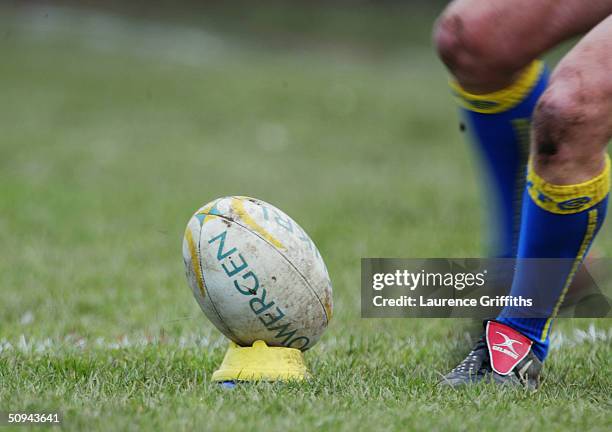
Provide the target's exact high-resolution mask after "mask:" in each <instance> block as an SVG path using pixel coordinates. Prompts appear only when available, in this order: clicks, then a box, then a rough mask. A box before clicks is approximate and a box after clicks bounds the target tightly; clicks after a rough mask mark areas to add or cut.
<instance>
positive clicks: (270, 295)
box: [183, 196, 333, 350]
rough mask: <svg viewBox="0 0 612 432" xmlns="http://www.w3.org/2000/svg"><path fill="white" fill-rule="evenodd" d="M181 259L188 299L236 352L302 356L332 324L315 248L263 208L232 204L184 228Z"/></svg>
mask: <svg viewBox="0 0 612 432" xmlns="http://www.w3.org/2000/svg"><path fill="white" fill-rule="evenodd" d="M183 258H184V260H185V269H186V272H187V279H188V280H189V285H190V286H191V289H192V291H193V294H194V296H195V298H196V300H197V302H198V304H199V305H200V307H201V308H202V310H203V311H204V314H206V316H207V317H208V319H209V320H210V321H212V323H213V324H214V325H215V326H216V327H217V328H218V329H219V330H220V331H221V332H222V333H223V334H224V335H225V336H227V337H228V338H230V339H231V340H233V341H234V342H236V343H237V344H238V345H241V346H250V345H252V344H253V342H255V341H256V340H263V341H264V342H266V344H268V345H270V346H285V347H290V348H298V349H300V350H307V349H309V348H311V347H312V346H313V345H314V344H315V343H316V342H317V341H318V340H319V338H320V337H321V335H322V334H323V331H324V330H325V328H326V327H327V324H328V322H329V320H330V319H331V316H332V309H333V306H332V286H331V281H330V279H329V275H328V273H327V268H326V267H325V263H324V262H323V259H322V258H321V254H320V253H319V251H318V250H317V247H316V246H315V245H314V243H313V241H312V240H311V239H310V237H308V235H307V234H306V233H305V232H304V230H303V229H302V228H301V227H300V226H299V225H298V224H297V223H296V222H295V221H294V220H293V219H291V218H290V217H289V216H287V215H286V214H285V213H283V212H282V211H280V210H279V209H277V208H276V207H274V206H272V205H270V204H268V203H265V202H263V201H260V200H257V199H254V198H248V197H241V196H230V197H224V198H219V199H216V200H214V201H212V202H210V203H208V204H206V205H205V206H204V207H202V208H200V209H199V210H198V211H197V212H196V213H195V214H194V215H193V217H192V218H191V219H190V220H189V223H188V224H187V229H186V230H185V237H184V240H183Z"/></svg>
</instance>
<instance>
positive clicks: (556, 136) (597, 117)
mask: <svg viewBox="0 0 612 432" xmlns="http://www.w3.org/2000/svg"><path fill="white" fill-rule="evenodd" d="M533 137H534V139H533V140H532V141H533V144H532V158H533V163H534V169H535V172H536V173H537V174H538V175H540V176H541V177H542V178H543V179H544V180H546V181H548V182H550V183H552V184H558V185H567V184H576V183H581V182H584V181H587V180H590V179H592V178H593V177H595V176H596V175H598V174H599V173H601V172H602V171H603V169H604V161H605V152H606V146H607V144H608V142H609V141H610V138H612V16H610V17H608V18H606V19H605V20H604V21H603V22H601V23H600V24H599V25H597V26H596V27H595V28H594V29H593V30H591V32H590V33H588V34H587V35H586V36H585V37H584V38H583V39H582V40H581V41H580V42H579V43H578V44H577V45H576V46H575V47H574V48H573V49H572V51H570V52H569V53H568V54H567V55H566V56H565V58H563V60H562V61H561V62H560V63H559V65H558V66H557V68H556V70H555V71H554V73H553V75H552V77H551V80H550V85H549V87H548V89H547V90H546V92H545V93H544V94H543V95H542V97H541V99H540V102H539V103H538V106H537V108H536V111H535V114H534V130H533Z"/></svg>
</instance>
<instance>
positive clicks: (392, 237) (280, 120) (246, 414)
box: [0, 1, 612, 430]
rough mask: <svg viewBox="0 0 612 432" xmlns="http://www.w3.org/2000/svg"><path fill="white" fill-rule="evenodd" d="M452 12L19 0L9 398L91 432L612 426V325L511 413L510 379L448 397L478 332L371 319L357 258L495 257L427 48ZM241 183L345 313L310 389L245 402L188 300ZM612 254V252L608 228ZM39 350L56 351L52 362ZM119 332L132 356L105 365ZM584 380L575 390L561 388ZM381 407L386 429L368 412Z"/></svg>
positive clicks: (318, 352)
mask: <svg viewBox="0 0 612 432" xmlns="http://www.w3.org/2000/svg"><path fill="white" fill-rule="evenodd" d="M442 7H443V3H442V2H405V3H401V2H381V3H380V4H378V3H373V2H348V1H346V2H332V3H329V2H306V1H303V2H301V1H299V2H257V3H256V4H255V3H253V2H229V3H228V2H204V3H196V2H179V3H175V2H172V3H170V2H165V3H164V2H159V3H154V4H150V3H145V2H129V3H127V4H124V3H122V2H109V3H106V2H105V3H102V2H95V1H87V2H79V3H78V4H77V3H75V2H49V3H30V2H28V3H22V2H15V1H13V2H5V3H2V4H1V5H0V29H1V32H0V52H1V53H2V55H3V59H2V63H1V65H0V94H1V95H2V101H3V103H2V105H0V116H1V118H2V122H1V124H2V127H1V129H0V131H1V133H0V244H1V245H2V249H1V250H0V287H1V289H2V293H3V296H2V303H1V304H0V343H1V345H0V346H2V347H3V350H2V352H1V353H0V381H2V383H3V385H4V387H2V386H0V402H1V403H2V405H4V406H6V407H7V408H13V409H18V408H23V407H24V406H30V407H40V406H50V405H51V406H59V407H61V408H63V409H64V410H66V412H67V413H68V414H69V415H68V417H69V418H71V423H70V425H71V426H72V427H73V428H75V429H78V428H81V427H84V426H85V425H87V424H88V423H89V422H90V421H95V424H97V428H104V427H105V426H107V427H108V425H109V424H111V425H114V427H117V428H121V429H127V428H130V427H133V426H134V424H140V426H142V425H143V424H144V425H148V427H153V428H160V427H163V428H168V427H171V426H177V427H185V426H186V425H187V426H189V425H193V422H196V424H197V421H198V420H197V419H198V418H199V417H201V416H202V415H205V416H209V417H210V419H211V420H210V423H209V426H210V427H212V428H224V427H229V428H230V429H231V428H236V429H241V428H244V427H245V424H247V423H248V424H249V426H248V428H251V429H253V430H257V429H261V428H263V427H264V426H266V425H268V426H269V425H271V426H269V427H272V428H273V429H274V428H279V427H282V426H284V425H287V424H288V423H287V422H289V419H290V417H291V415H299V416H301V417H300V418H301V419H302V422H303V426H302V427H303V428H304V429H311V428H314V427H318V426H327V427H329V428H332V427H333V428H335V429H350V428H355V427H359V426H360V425H361V426H363V425H364V424H366V425H367V424H369V425H370V426H371V427H375V425H376V424H380V425H387V427H389V428H395V427H397V426H400V425H405V424H408V425H410V426H411V427H413V428H417V429H421V428H422V429H428V430H431V428H444V427H452V426H453V425H454V426H456V425H457V421H458V419H461V421H462V422H464V420H463V418H464V412H463V407H464V404H465V403H467V402H466V401H473V400H479V401H481V402H482V400H483V399H482V398H485V397H486V398H488V400H492V401H493V402H491V403H492V404H493V405H494V406H496V407H497V408H496V409H495V410H492V413H491V416H489V417H487V418H486V421H485V422H484V423H483V424H484V425H485V426H484V427H485V428H486V427H487V425H489V426H491V427H493V426H494V425H496V424H498V423H497V422H498V421H499V418H501V419H503V420H504V421H505V423H504V424H510V423H508V422H511V424H514V425H516V426H517V427H518V426H520V427H535V426H538V425H539V426H543V427H545V426H548V427H560V426H563V425H565V426H567V425H573V426H575V427H581V428H585V427H589V428H593V429H597V428H602V429H605V424H606V422H608V425H609V420H610V417H609V415H606V414H605V412H606V411H605V407H606V406H608V407H609V406H610V395H609V385H610V380H609V378H608V377H607V372H609V365H610V363H609V362H610V355H609V353H610V338H611V337H610V328H611V326H610V323H609V321H599V322H597V323H596V327H594V330H593V331H594V332H595V333H594V334H595V336H593V337H584V338H583V339H580V340H582V341H583V342H584V344H583V345H580V346H579V347H575V346H573V345H571V344H566V345H563V346H561V345H560V347H559V351H560V352H559V353H558V354H557V355H556V357H554V358H553V360H552V361H551V362H550V366H549V372H548V373H549V375H548V376H549V377H550V378H549V380H550V382H551V383H552V384H551V385H549V390H548V391H544V392H542V393H540V395H539V396H538V399H537V401H536V402H533V401H532V400H531V401H530V400H528V399H525V397H524V396H522V395H520V394H518V395H514V399H512V400H513V401H514V403H515V405H514V406H513V408H511V409H510V408H508V406H507V405H508V402H507V398H506V397H504V396H503V394H502V395H501V396H500V395H498V394H497V393H496V392H495V390H494V389H489V390H487V391H485V393H484V394H480V393H479V391H475V392H473V393H469V394H468V397H467V399H466V398H464V397H462V396H452V397H449V396H448V395H443V394H439V393H438V392H437V391H436V390H435V387H434V386H433V382H435V380H436V379H437V377H438V373H439V372H443V371H445V370H446V369H447V368H448V367H450V366H451V365H452V363H453V362H455V361H457V360H459V359H460V357H461V356H462V355H463V354H464V351H465V346H464V345H465V344H466V341H465V337H464V334H463V332H464V330H465V329H466V328H469V323H467V322H460V323H458V322H457V321H452V322H450V321H443V320H419V321H416V320H414V321H413V320H362V319H360V318H359V299H360V296H359V283H360V276H359V259H360V258H361V257H368V256H370V257H377V256H381V257H434V256H440V257H450V256H455V257H462V256H480V255H482V251H483V247H482V243H483V238H482V226H483V224H484V220H483V218H482V217H481V216H482V215H481V201H480V199H479V195H478V188H477V182H478V181H479V178H478V167H477V165H476V164H475V163H474V162H473V161H472V158H471V155H470V152H469V149H468V146H467V145H466V144H465V143H464V140H463V137H462V136H461V135H460V133H459V131H458V125H457V119H456V113H455V107H454V105H453V103H452V100H451V98H450V96H449V92H448V89H447V86H446V79H447V77H446V73H445V71H444V69H443V67H442V66H441V65H440V64H439V62H438V61H437V59H436V58H435V55H434V52H433V50H432V47H431V44H430V36H429V35H430V31H431V26H432V23H433V21H434V19H435V16H436V14H437V13H439V11H440V10H441V9H442ZM564 49H566V47H561V48H560V49H559V50H558V51H556V52H555V53H553V54H552V56H551V59H552V61H553V62H554V60H555V59H556V58H558V56H559V55H560V53H562V52H563V50H564ZM230 194H240V195H251V196H255V197H257V198H260V199H263V200H266V201H268V202H270V203H272V204H274V205H276V206H278V207H279V208H281V209H283V210H284V211H286V212H287V213H288V214H289V215H291V216H292V217H293V218H295V219H296V220H297V221H298V222H299V223H300V224H301V225H302V226H303V227H304V228H305V230H306V231H307V232H308V233H309V234H310V235H311V237H312V238H313V239H314V241H315V242H316V243H317V245H318V246H319V249H320V250H321V253H322V255H323V257H324V258H325V261H326V263H327V265H328V268H329V271H330V275H331V277H332V281H333V283H334V299H335V314H334V321H333V322H332V324H331V326H330V329H329V330H328V333H327V334H326V335H325V336H324V337H323V339H322V342H321V343H320V344H319V345H318V346H317V347H315V349H314V350H312V352H310V353H308V355H307V358H308V360H309V361H310V362H311V364H312V365H313V367H314V369H315V371H318V372H319V378H318V380H316V381H315V382H314V383H313V384H309V385H308V386H306V387H305V388H301V389H300V388H299V387H292V386H289V387H288V388H280V389H279V388H277V387H273V388H272V390H273V391H271V390H270V388H267V387H263V389H262V388H255V389H247V390H241V391H240V392H238V393H236V394H235V396H234V397H230V396H228V395H227V394H223V393H221V392H219V390H218V389H216V388H214V387H213V386H210V384H208V379H209V376H210V373H211V372H212V370H213V368H214V366H215V365H216V364H217V363H218V362H219V361H220V359H221V356H222V355H223V349H224V348H223V340H222V338H221V336H220V335H219V333H218V332H216V330H214V329H213V328H212V326H211V325H210V324H209V323H208V322H207V321H206V319H205V318H204V316H203V314H202V313H201V312H200V311H199V309H198V307H197V305H196V303H195V301H194V300H193V298H192V296H191V293H190V291H189V289H188V287H187V283H186V281H185V279H184V276H183V264H182V258H181V251H180V247H181V241H182V234H183V230H184V226H185V224H186V222H187V220H188V219H189V217H190V216H191V214H192V212H193V211H194V210H195V209H197V208H198V207H199V206H201V205H202V204H204V203H205V202H208V201H210V200H212V199H214V198H216V197H218V196H223V195H230ZM597 247H598V248H599V249H600V250H601V251H602V252H603V255H606V256H607V255H610V253H611V252H612V241H611V239H610V235H609V229H608V228H606V229H604V230H603V231H602V233H601V234H600V236H599V238H598V241H597ZM589 325H590V322H589V321H586V320H584V321H573V322H570V321H563V322H561V323H560V325H559V328H560V329H561V330H562V331H564V332H565V333H563V334H565V335H566V336H567V335H569V336H571V335H572V334H573V333H572V331H573V328H579V329H585V328H587V327H588V326H589ZM602 332H603V333H602ZM581 334H582V333H581ZM585 334H586V333H585ZM602 335H603V336H602ZM100 340H102V341H103V343H100V344H96V341H100ZM127 340H137V341H142V340H144V341H149V342H151V341H153V342H152V343H153V346H152V347H149V348H147V347H145V348H134V346H133V345H129V344H128V343H126V341H127ZM32 341H34V342H36V341H39V342H40V341H47V342H44V343H42V342H41V343H42V345H43V348H41V352H40V353H38V354H37V353H36V350H37V349H38V348H37V347H40V343H39V344H38V345H36V344H35V343H34V342H32ZM185 341H187V342H185ZM585 341H586V342H585ZM111 342H117V343H118V345H119V346H121V344H123V345H124V348H123V349H119V350H118V351H117V350H111V351H110V354H109V351H108V350H106V348H108V346H109V343H111ZM591 342H592V343H591ZM595 342H597V343H595ZM32 344H33V345H32ZM45 344H47V345H45ZM185 344H186V346H185ZM9 345H10V346H11V347H13V348H15V347H19V346H21V347H22V349H21V351H20V350H18V349H9V348H8V346H9ZM44 346H47V347H48V349H47V348H44ZM564 347H565V348H564ZM24 352H25V354H24ZM585 371H589V372H587V376H586V377H585V375H584V373H585ZM591 371H592V372H591ZM567 379H574V380H576V385H573V384H571V383H570V384H569V385H568V386H567V387H563V388H561V389H560V388H558V387H556V386H557V385H561V384H562V383H564V382H565V380H567ZM581 383H582V384H581ZM580 386H582V387H583V388H582V389H581V388H579V387H580ZM606 386H607V387H606ZM606 388H607V390H606ZM299 392H302V393H299ZM275 394H276V396H274V395H275ZM249 400H260V401H262V403H264V402H265V406H266V407H267V408H265V409H264V411H265V415H263V417H262V418H261V419H259V420H257V421H253V422H251V423H249V422H250V421H251V419H252V416H254V415H255V414H256V413H257V411H256V407H251V408H249V409H244V410H243V411H241V412H239V413H236V412H234V411H233V410H232V406H233V404H237V403H244V401H249ZM285 400H286V401H289V402H288V404H287V405H283V401H285ZM555 400H556V401H557V402H559V401H560V402H559V403H557V404H556V405H555V403H556V402H554V401H555ZM372 401H375V402H374V408H373V409H374V411H373V412H372V417H371V419H366V417H365V414H366V413H365V412H364V413H362V415H359V414H358V413H356V412H355V411H354V409H353V408H351V406H352V404H355V403H357V404H363V403H368V402H372ZM578 401H580V403H578ZM223 402H226V403H228V404H229V405H228V406H227V407H224V408H223V407H220V404H222V403H223ZM481 402H478V403H481ZM470 403H472V402H470ZM45 404H46V405H45ZM54 404H55V405H54ZM100 407H102V408H103V409H101V408H100ZM406 407H410V409H412V410H414V412H415V413H418V415H417V416H414V417H411V416H409V415H408V414H407V413H406V412H405V410H406ZM602 407H603V411H602ZM0 408H3V406H0ZM472 408H474V406H472ZM104 409H106V410H107V412H108V410H117V411H118V412H119V413H120V414H119V415H118V416H116V418H113V419H112V420H108V419H106V420H105V417H104ZM525 409H528V410H530V411H529V412H530V413H531V415H530V416H525V414H524V412H523V411H522V410H525ZM431 410H449V411H448V412H449V414H448V417H446V418H438V417H432V416H431V413H432V412H433V411H431ZM217 411H218V412H217ZM408 411H410V410H408ZM143 412H145V413H146V414H147V416H148V417H149V420H143V419H142V418H141V417H139V414H141V413H143ZM402 413H403V414H402ZM568 413H571V414H572V416H573V417H572V416H570V417H571V418H568V417H567V416H569V415H570V414H568ZM608 413H609V411H608ZM519 414H520V416H519V417H517V416H518V415H519ZM387 415H390V416H391V418H393V415H396V416H397V419H398V421H400V423H395V422H394V421H393V420H390V419H387V417H386V416H387ZM181 416H183V417H181ZM515 417H516V418H515ZM137 419H140V420H137ZM105 421H110V423H105ZM141 421H143V422H144V423H138V422H141ZM478 421H479V418H478V417H475V418H474V419H471V420H469V421H467V420H466V421H465V422H464V423H462V424H465V425H470V424H473V425H474V426H476V425H479V423H478ZM135 422H136V423H135ZM149 422H150V423H149Z"/></svg>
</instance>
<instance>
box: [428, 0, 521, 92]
mask: <svg viewBox="0 0 612 432" xmlns="http://www.w3.org/2000/svg"><path fill="white" fill-rule="evenodd" d="M495 22H496V20H495V19H492V17H489V16H487V14H486V13H484V14H483V13H481V14H477V13H475V12H471V11H460V10H459V11H456V10H452V8H451V9H450V10H447V11H446V12H445V13H443V14H442V16H440V18H438V21H437V22H436V24H435V26H434V31H433V42H434V45H435V47H436V50H437V53H438V56H439V57H440V59H441V60H442V62H443V63H444V64H445V65H446V67H447V68H448V69H449V70H450V72H451V73H452V74H453V75H454V76H455V77H456V78H457V80H458V81H459V82H460V83H461V84H464V83H465V84H467V86H468V87H469V86H473V87H479V86H480V84H481V83H482V84H483V85H484V86H486V85H487V83H492V84H493V86H494V85H495V84H494V83H496V82H503V81H504V80H507V79H508V77H513V76H514V75H515V74H516V73H517V72H518V71H520V70H521V69H522V68H523V67H524V66H525V61H524V59H521V58H520V56H519V55H518V54H519V53H520V47H516V48H517V49H514V48H513V45H514V44H513V43H512V41H508V40H505V41H501V40H500V38H501V37H502V36H501V35H500V33H499V31H498V29H496V28H495V24H494V23H495ZM495 90H497V89H495Z"/></svg>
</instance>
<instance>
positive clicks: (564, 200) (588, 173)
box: [501, 16, 612, 359]
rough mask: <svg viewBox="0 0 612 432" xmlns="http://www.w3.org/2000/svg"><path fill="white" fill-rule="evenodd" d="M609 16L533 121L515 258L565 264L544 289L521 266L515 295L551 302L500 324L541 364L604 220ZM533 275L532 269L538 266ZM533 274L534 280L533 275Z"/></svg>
mask: <svg viewBox="0 0 612 432" xmlns="http://www.w3.org/2000/svg"><path fill="white" fill-rule="evenodd" d="M610 71H612V16H609V17H608V18H606V19H605V20H604V21H602V22H601V23H600V24H599V25H597V26H596V27H595V28H594V29H593V30H592V31H591V32H590V33H589V34H587V35H586V36H585V37H584V38H583V39H582V40H581V41H580V42H579V43H578V44H577V45H576V46H575V47H574V48H573V50H572V51H571V52H570V53H569V54H567V56H565V58H564V59H563V60H562V61H561V62H560V64H559V65H558V66H557V68H556V70H555V72H554V73H553V75H552V77H551V81H550V85H549V87H548V89H547V90H546V92H545V93H544V95H543V96H542V97H541V98H540V101H539V103H538V105H537V108H536V111H535V115H534V127H533V143H532V151H531V163H530V166H529V173H528V176H527V182H528V185H527V190H526V194H525V198H524V205H523V223H522V227H521V234H520V242H519V254H518V255H519V258H567V264H566V265H564V266H559V267H558V268H557V269H556V270H557V271H555V272H554V273H552V274H550V275H548V277H547V284H546V285H547V286H542V282H541V281H542V277H541V275H538V274H537V272H534V271H532V270H534V268H532V266H530V265H526V264H522V263H521V262H519V263H518V267H517V272H516V276H515V279H514V282H513V286H512V292H511V294H512V295H515V296H518V295H523V296H524V297H533V296H534V295H537V293H538V292H542V290H545V291H546V292H547V293H549V294H550V296H547V297H546V298H545V300H548V301H547V302H546V303H547V304H545V305H544V306H545V310H544V312H545V316H547V317H549V318H541V319H520V318H517V317H519V316H521V314H520V312H521V311H520V310H515V309H512V308H507V309H505V310H504V311H503V312H502V315H501V321H502V322H505V323H506V324H509V325H511V326H512V327H513V328H516V329H518V330H520V331H521V333H523V334H525V335H527V336H528V337H529V338H530V339H532V340H534V347H533V349H534V352H535V354H536V355H537V356H538V357H539V358H540V359H543V358H544V357H545V356H546V353H547V349H548V335H549V333H550V323H551V319H552V317H553V316H554V315H555V314H556V312H557V310H558V307H559V306H560V304H561V303H562V301H563V297H564V295H565V292H566V291H567V289H568V287H569V285H570V282H571V280H572V277H573V274H574V272H575V270H576V268H577V266H578V265H579V264H580V263H581V262H582V259H583V258H584V256H585V255H586V253H587V251H588V249H589V247H590V245H591V243H592V241H593V239H594V238H595V236H596V235H597V232H598V230H599V228H600V226H601V224H602V222H603V220H604V217H605V215H606V205H607V201H608V192H609V188H610V160H609V157H608V156H607V151H606V147H607V144H608V142H609V141H610V139H611V138H612V73H610ZM535 269H536V270H537V267H536V268H535ZM534 273H535V274H534Z"/></svg>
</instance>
